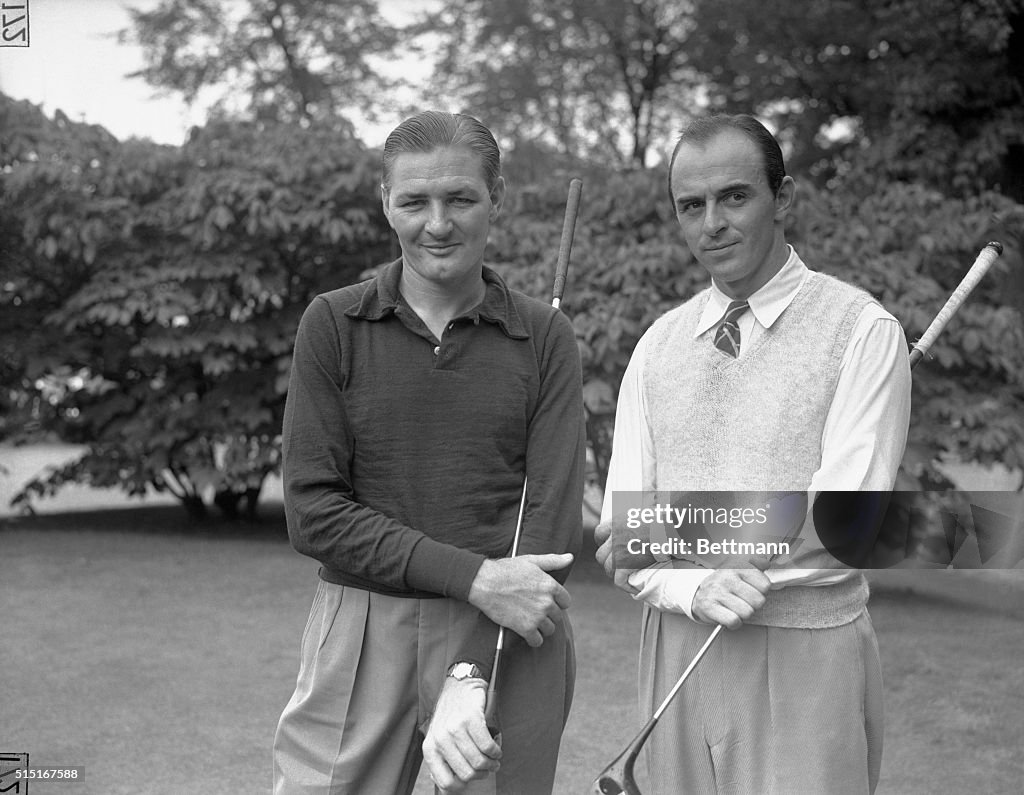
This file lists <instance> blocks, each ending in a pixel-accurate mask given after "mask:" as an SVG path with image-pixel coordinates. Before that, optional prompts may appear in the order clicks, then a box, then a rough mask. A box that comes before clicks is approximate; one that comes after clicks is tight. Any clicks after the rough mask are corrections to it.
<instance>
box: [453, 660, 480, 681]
mask: <svg viewBox="0 0 1024 795" xmlns="http://www.w3.org/2000/svg"><path fill="white" fill-rule="evenodd" d="M448 676H450V677H451V678H452V679H459V680H462V679H484V680H486V679H487V677H486V676H484V672H483V671H481V670H480V669H479V668H478V667H477V666H476V665H474V664H473V663H469V662H457V663H452V665H451V666H449V668H448Z"/></svg>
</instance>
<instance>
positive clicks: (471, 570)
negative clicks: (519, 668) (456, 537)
mask: <svg viewBox="0 0 1024 795" xmlns="http://www.w3.org/2000/svg"><path fill="white" fill-rule="evenodd" d="M486 559H487V558H486V557H485V556H484V555H481V554H479V553H476V552H470V551H469V550H466V549H459V548H458V547H453V546H451V545H450V544H444V543H442V542H440V541H435V540H434V539H432V538H429V537H424V538H422V539H420V540H419V541H418V542H417V544H416V546H414V547H413V549H412V552H411V553H410V555H409V563H408V564H407V565H406V569H405V583H406V585H407V586H408V587H410V588H413V589H415V590H417V591H431V592H432V593H437V594H441V596H448V597H451V598H453V599H460V600H462V601H463V602H468V601H469V589H470V588H471V587H472V585H473V580H475V579H476V575H477V572H478V571H479V570H480V567H481V566H482V565H483V563H484V561H485V560H486ZM467 662H473V661H470V660H467Z"/></svg>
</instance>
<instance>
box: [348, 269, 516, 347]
mask: <svg viewBox="0 0 1024 795" xmlns="http://www.w3.org/2000/svg"><path fill="white" fill-rule="evenodd" d="M401 278H402V260H401V258H399V259H397V260H395V261H394V262H392V263H389V264H388V265H385V266H384V267H382V268H381V269H380V270H379V271H378V272H377V275H376V276H374V277H373V279H372V280H371V282H370V285H369V286H368V288H367V289H366V291H365V292H364V293H363V297H362V298H361V299H360V301H359V303H358V304H356V305H355V306H353V307H351V308H350V309H349V310H347V311H346V312H345V314H346V315H348V316H349V317H354V318H360V319H363V320H381V319H383V318H385V317H388V316H389V315H392V314H394V313H395V310H396V309H398V308H399V307H406V308H409V304H408V303H407V302H406V301H405V299H404V298H402V294H401V292H400V291H399V289H398V283H399V281H400V279H401ZM483 279H484V282H485V283H486V289H485V291H484V298H483V300H482V301H481V302H480V303H479V304H477V305H476V306H475V307H473V308H472V309H470V310H469V311H468V312H465V313H463V314H462V315H460V317H461V318H468V319H469V320H472V321H473V322H474V323H476V324H479V323H480V320H481V318H482V319H484V320H486V321H488V322H489V323H494V324H495V325H497V326H499V327H500V328H501V330H502V331H503V332H505V334H506V335H508V336H509V337H511V338H512V339H523V340H525V339H529V338H530V335H529V333H528V332H527V330H526V326H525V325H524V324H523V320H522V318H521V317H520V316H519V310H518V309H516V305H515V302H514V301H513V299H512V291H511V290H510V289H509V288H508V285H506V284H505V282H504V280H503V279H502V278H501V277H500V276H499V275H498V274H497V273H495V272H494V271H493V270H491V269H490V268H488V267H487V266H486V265H484V266H483ZM410 311H411V308H410Z"/></svg>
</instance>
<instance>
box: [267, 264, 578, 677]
mask: <svg viewBox="0 0 1024 795" xmlns="http://www.w3.org/2000/svg"><path fill="white" fill-rule="evenodd" d="M401 269H402V263H401V260H398V261H397V262H394V263H392V264H390V265H388V266H386V267H385V268H383V269H382V270H381V272H380V273H379V274H378V275H377V276H376V277H375V278H373V279H370V280H368V281H365V282H362V283H360V284H357V285H353V286H350V287H345V288H342V289H340V290H335V291H333V292H329V293H325V294H323V295H320V296H318V297H317V298H316V299H314V301H313V302H312V303H311V304H310V306H309V307H308V308H307V310H306V312H305V314H304V316H303V318H302V321H301V323H300V326H299V331H298V334H297V336H296V342H295V354H294V359H293V364H292V373H291V381H290V385H289V394H288V402H287V405H286V410H285V420H284V435H283V445H284V466H283V470H284V492H285V509H286V514H287V519H288V531H289V535H290V537H291V540H292V544H293V545H294V546H295V548H296V549H297V550H298V551H300V552H302V553H303V554H306V555H309V556H311V557H313V558H315V559H316V560H318V561H320V562H321V564H322V568H321V570H320V576H321V577H322V578H323V579H325V580H327V581H329V582H334V583H339V584H344V585H349V586H355V587H359V588H364V589H368V590H373V591H377V592H380V593H385V594H389V595H394V596H404V597H420V598H423V597H436V596H449V597H454V598H457V599H461V600H464V601H467V600H468V596H469V592H470V587H471V585H472V583H473V580H474V578H475V576H476V574H477V571H478V570H479V568H480V566H481V564H482V563H483V561H484V560H485V559H487V558H500V557H503V556H505V555H507V554H508V552H509V549H510V546H511V543H512V538H513V535H514V532H515V527H516V517H517V513H518V507H519V499H520V495H521V492H522V487H523V478H524V475H526V474H528V475H529V492H528V500H527V506H526V511H525V516H524V522H523V533H522V539H521V543H520V549H519V551H520V553H521V554H530V553H538V554H540V553H561V552H573V553H576V552H578V549H579V545H580V536H581V511H580V505H581V499H582V482H583V463H584V450H585V447H584V444H585V442H584V439H585V436H584V428H583V414H582V405H583V403H582V392H581V390H582V377H581V370H580V363H579V354H578V352H577V348H576V341H575V336H574V334H573V330H572V325H571V323H570V322H569V320H568V319H567V318H566V317H565V315H563V314H562V313H560V312H559V311H557V310H555V309H553V308H552V307H550V306H548V305H547V304H544V303H542V302H540V301H537V300H535V299H532V298H529V297H527V296H525V295H522V294H521V293H517V292H515V291H513V290H510V289H509V288H508V287H507V286H506V285H505V283H504V282H503V281H502V280H501V278H500V277H499V276H498V275H497V274H496V273H494V272H493V271H491V270H490V269H488V268H486V267H485V268H484V270H483V278H484V281H485V283H486V289H485V295H484V298H483V301H482V302H481V303H480V304H479V305H477V306H476V307H475V308H473V309H472V310H470V311H469V312H467V313H465V314H464V315H462V316H460V317H458V318H456V319H454V320H453V321H452V322H451V323H450V324H449V325H448V326H447V328H446V329H445V331H444V333H443V335H442V338H441V339H436V338H435V337H434V335H433V334H432V333H431V332H430V330H429V329H428V328H427V327H426V325H425V324H424V323H423V321H422V320H421V319H420V318H419V316H418V315H416V313H415V312H414V311H413V310H412V309H411V307H410V306H409V305H408V303H407V302H406V301H405V300H404V298H403V297H402V296H401V294H400V292H399V289H398V285H399V280H400V277H401ZM567 574H568V571H567V570H564V569H563V570H561V571H558V572H554V573H553V576H556V577H558V578H559V579H561V580H564V579H565V576H567ZM490 630H493V631H488V632H487V633H485V634H486V635H487V637H481V638H479V647H478V648H476V649H475V650H473V651H467V652H466V653H465V654H464V655H463V656H460V657H458V659H465V660H467V661H471V662H477V663H478V664H483V665H485V666H486V665H487V664H488V662H489V656H490V654H493V646H494V643H493V638H494V636H495V635H496V632H497V629H496V627H494V625H493V624H491V625H490ZM488 647H489V648H490V651H489V652H488V651H487V649H488Z"/></svg>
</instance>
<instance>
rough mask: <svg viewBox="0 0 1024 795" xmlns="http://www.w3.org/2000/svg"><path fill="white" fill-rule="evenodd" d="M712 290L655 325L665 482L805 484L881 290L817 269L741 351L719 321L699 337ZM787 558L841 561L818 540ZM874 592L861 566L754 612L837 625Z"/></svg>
mask: <svg viewBox="0 0 1024 795" xmlns="http://www.w3.org/2000/svg"><path fill="white" fill-rule="evenodd" d="M709 294H710V293H709V291H708V290H705V291H703V292H701V293H699V294H697V295H696V296H694V297H693V298H692V299H690V300H689V301H687V302H686V303H685V304H683V305H682V306H680V307H678V308H676V309H674V310H672V311H671V312H669V313H668V314H666V315H665V316H663V317H662V318H660V319H659V320H658V321H657V322H656V323H655V324H654V325H653V326H652V327H651V331H650V337H649V343H648V348H647V358H646V361H645V362H644V374H645V377H644V389H645V397H646V401H647V413H648V417H649V419H650V423H651V428H652V431H653V437H654V449H655V456H656V478H657V484H656V485H657V489H658V492H659V493H665V492H668V491H805V490H806V489H807V487H808V486H809V485H810V482H811V476H812V475H813V474H814V472H815V471H816V470H817V469H818V468H819V467H820V465H821V440H822V435H823V433H824V428H825V420H826V417H827V415H828V410H829V407H830V406H831V404H832V398H833V396H834V394H835V390H836V384H837V382H838V379H839V367H840V363H841V361H842V358H843V353H844V351H845V350H846V346H847V343H848V341H849V338H850V334H851V331H852V329H853V326H854V323H855V322H856V320H857V317H858V315H859V314H860V312H861V310H862V309H863V308H864V306H865V305H866V304H867V303H868V302H869V301H871V300H872V299H871V296H869V295H868V294H867V293H865V292H863V291H862V290H860V289H859V288H856V287H853V286H851V285H848V284H845V283H844V282H841V281H839V280H837V279H834V278H832V277H831V276H827V275H825V274H821V273H811V274H810V275H809V277H808V279H807V280H806V282H805V283H804V285H803V286H802V287H801V288H800V290H799V291H798V292H797V294H796V296H795V298H794V299H793V301H792V303H791V304H790V305H789V307H787V309H786V310H785V311H784V312H783V313H782V315H780V316H779V318H778V319H777V320H776V321H775V323H774V324H773V325H772V327H771V328H770V329H767V330H766V331H765V332H764V333H763V334H762V335H761V337H760V338H759V339H757V340H756V341H755V342H754V343H753V344H752V345H751V346H750V347H749V348H747V349H744V350H743V353H742V355H741V356H740V358H738V359H734V358H732V357H730V356H728V355H726V354H724V353H722V352H721V351H719V350H718V349H717V348H715V347H714V345H713V344H712V334H713V332H710V333H707V334H702V335H700V337H699V338H695V337H694V333H695V329H696V324H697V321H698V319H699V318H700V316H701V314H702V313H703V311H704V307H705V306H706V305H707V302H708V297H709ZM741 347H742V342H741ZM784 565H785V566H787V567H792V568H832V567H835V566H836V562H835V560H834V559H833V558H832V557H831V556H829V555H828V553H826V552H824V551H822V550H821V549H820V547H818V548H817V549H816V550H815V549H806V551H799V550H798V551H797V552H796V553H795V554H794V555H793V557H792V558H791V559H790V560H788V561H786V562H785V564H784ZM866 601H867V582H866V581H865V580H864V577H863V576H862V575H857V576H855V577H852V578H849V579H847V580H844V581H843V582H841V583H839V584H837V585H831V586H821V587H806V586H792V587H789V588H782V589H780V590H774V591H770V592H769V593H768V601H767V603H766V604H765V605H764V607H762V608H761V610H759V611H758V613H757V614H755V616H754V617H753V618H752V619H751V621H750V622H749V623H755V624H763V625H767V626H787V627H812V628H813V627H825V626H837V625H840V624H845V623H848V622H849V621H852V620H853V619H854V618H856V617H857V615H859V613H860V612H861V610H863V607H864V604H865V603H866Z"/></svg>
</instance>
